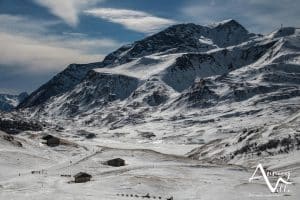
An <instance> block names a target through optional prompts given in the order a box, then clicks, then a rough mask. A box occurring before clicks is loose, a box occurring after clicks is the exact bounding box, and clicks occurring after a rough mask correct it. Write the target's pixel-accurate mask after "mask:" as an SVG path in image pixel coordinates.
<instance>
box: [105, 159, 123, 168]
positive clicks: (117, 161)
mask: <svg viewBox="0 0 300 200" xmlns="http://www.w3.org/2000/svg"><path fill="white" fill-rule="evenodd" d="M106 164H107V165H109V166H113V167H121V166H125V160H123V159H122V158H115V159H112V160H108V161H106Z"/></svg>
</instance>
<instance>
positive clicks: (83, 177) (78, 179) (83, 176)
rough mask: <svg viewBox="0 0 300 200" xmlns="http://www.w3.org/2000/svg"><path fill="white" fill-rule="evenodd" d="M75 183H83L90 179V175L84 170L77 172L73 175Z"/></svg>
mask: <svg viewBox="0 0 300 200" xmlns="http://www.w3.org/2000/svg"><path fill="white" fill-rule="evenodd" d="M74 178H75V183H85V182H88V181H90V180H91V178H92V175H90V174H88V173H85V172H79V173H78V174H76V175H74Z"/></svg>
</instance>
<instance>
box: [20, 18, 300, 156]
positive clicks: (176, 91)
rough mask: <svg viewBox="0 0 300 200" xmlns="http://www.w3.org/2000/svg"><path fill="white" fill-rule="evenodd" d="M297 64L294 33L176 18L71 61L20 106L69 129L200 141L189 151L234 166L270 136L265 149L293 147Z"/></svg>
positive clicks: (299, 49)
mask: <svg viewBox="0 0 300 200" xmlns="http://www.w3.org/2000/svg"><path fill="white" fill-rule="evenodd" d="M299 65H300V30H299V29H296V28H292V27H288V28H281V29H278V30H276V31H274V32H272V33H271V34H268V35H258V34H253V33H249V32H248V31H247V30H246V29H245V28H244V27H243V26H241V25H240V24H239V23H237V22H236V21H234V20H226V21H223V22H220V23H215V24H212V25H209V26H200V25H195V24H179V25H175V26H172V27H169V28H167V29H166V30H163V31H161V32H159V33H157V34H154V35H152V36H149V37H147V38H145V39H143V40H140V41H137V42H134V43H132V44H129V45H125V46H123V47H121V48H119V49H118V50H116V51H114V52H112V53H111V54H109V55H108V56H107V57H106V58H105V59H104V60H103V61H102V62H98V63H92V64H80V65H77V64H72V65H70V66H69V67H68V68H67V69H65V70H64V71H63V72H61V73H59V74H58V75H56V76H55V77H54V78H53V79H51V80H50V81H49V82H47V83H46V84H44V85H43V86H41V87H40V88H39V89H38V90H36V91H35V92H33V93H32V94H31V95H30V96H29V97H28V98H26V99H25V100H24V101H23V102H22V103H21V104H20V106H19V108H20V110H22V112H23V114H24V115H26V116H27V117H29V118H33V119H39V120H42V121H46V122H48V123H53V124H57V125H59V126H62V127H64V128H66V129H68V130H73V131H75V130H82V129H85V130H87V131H90V132H95V133H99V134H101V137H102V138H118V140H125V141H127V140H137V141H144V142H153V141H157V142H158V141H161V142H164V143H179V144H198V145H200V147H199V148H196V149H194V150H193V151H191V152H190V153H189V154H188V155H189V156H190V157H193V158H197V159H211V160H213V161H215V162H219V161H220V162H223V161H225V162H231V161H232V162H240V161H239V159H238V158H240V159H242V158H243V157H244V154H246V155H249V154H251V155H253V154H255V155H256V156H258V157H259V156H260V155H261V154H268V153H270V152H269V150H270V148H271V149H272V150H274V149H273V146H272V145H271V147H269V146H268V144H269V143H270V141H273V140H276V141H279V142H278V145H275V146H276V148H277V149H276V151H275V152H273V153H270V155H271V154H274V155H275V154H278V153H279V152H289V151H294V150H297V149H299V126H297V125H295V124H294V123H293V125H291V126H288V127H286V126H283V125H282V126H281V125H280V124H286V121H287V120H288V121H289V119H298V117H296V116H298V115H299V107H300V104H299V102H300V101H299V96H300V92H299V91H300V84H299V83H300V71H299V70H300V68H299ZM275 125H276V126H275ZM277 126H280V127H282V130H281V129H280V131H279V129H275V127H277ZM284 127H285V128H284ZM175 130H176V131H175ZM286 131H288V133H283V132H286ZM249 132H250V133H249ZM250 136H251V137H250ZM240 138H241V139H240ZM286 138H290V139H289V141H290V143H289V145H292V146H293V147H291V146H289V148H288V150H285V149H286V146H285V143H284V142H282V140H286ZM249 145H250V146H249ZM220 147H222V148H220ZM265 147H266V148H265ZM244 148H246V150H245V149H244ZM248 148H249V149H248ZM241 149H242V150H241ZM268 155H269V154H268ZM234 159H235V160H234ZM233 160H234V161H233Z"/></svg>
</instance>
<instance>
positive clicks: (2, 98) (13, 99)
mask: <svg viewBox="0 0 300 200" xmlns="http://www.w3.org/2000/svg"><path fill="white" fill-rule="evenodd" d="M27 96H28V94H27V93H26V92H22V93H20V94H19V95H11V94H0V110H1V111H7V112H9V111H12V110H13V109H14V108H16V107H17V106H18V105H19V103H20V102H22V101H23V100H24V99H25V98H26V97H27Z"/></svg>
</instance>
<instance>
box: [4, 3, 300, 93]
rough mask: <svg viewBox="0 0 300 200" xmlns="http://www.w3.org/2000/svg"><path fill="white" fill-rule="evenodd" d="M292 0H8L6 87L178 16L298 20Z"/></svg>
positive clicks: (29, 83) (31, 85)
mask: <svg viewBox="0 0 300 200" xmlns="http://www.w3.org/2000/svg"><path fill="white" fill-rule="evenodd" d="M299 6H300V1H299V2H297V1H293V0H281V1H280V0H247V1H246V0H201V1H199V0H151V1H149V0H122V1H120V0H64V1H61V0H23V1H19V0H1V1H0V42H1V44H2V46H3V47H5V48H0V92H1V93H2V92H9V93H18V92H21V91H28V92H31V91H32V90H34V89H36V88H37V87H38V86H39V85H40V84H42V83H44V82H46V81H47V80H48V79H50V78H51V76H53V75H54V74H56V73H57V72H59V71H61V70H62V69H64V68H65V67H66V65H68V64H69V63H88V62H97V61H101V60H102V59H103V58H104V56H105V55H106V54H107V53H109V52H111V51H113V50H114V49H117V48H118V47H120V46H121V45H123V44H126V43H130V42H133V41H135V40H139V39H142V38H144V37H145V36H147V35H149V34H152V33H155V32H158V31H159V30H162V29H163V28H166V27H168V26H170V25H173V24H175V23H182V22H194V23H197V24H201V25H205V24H209V23H212V22H215V21H222V20H224V19H228V18H233V19H235V20H237V21H238V22H240V23H241V24H242V25H244V26H245V27H246V28H247V29H248V30H250V31H251V32H258V33H260V32H262V33H267V32H271V31H272V30H274V29H275V28H277V27H279V26H280V24H283V25H285V26H299V25H300V24H299V23H300V22H299V21H298V20H297V19H299V15H300V14H298V8H299Z"/></svg>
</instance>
